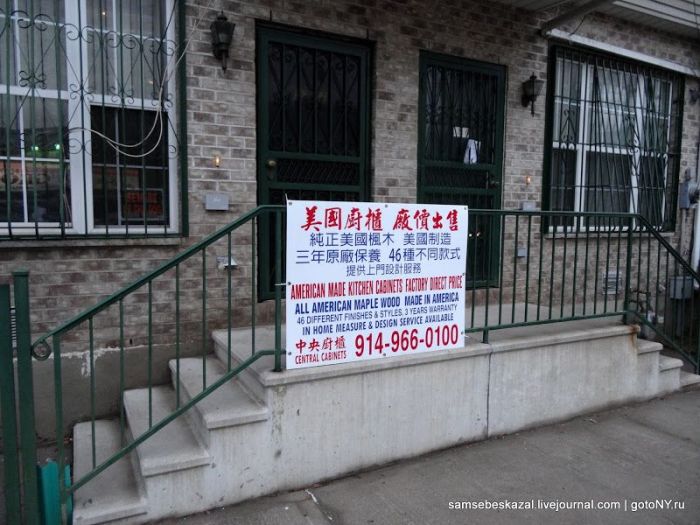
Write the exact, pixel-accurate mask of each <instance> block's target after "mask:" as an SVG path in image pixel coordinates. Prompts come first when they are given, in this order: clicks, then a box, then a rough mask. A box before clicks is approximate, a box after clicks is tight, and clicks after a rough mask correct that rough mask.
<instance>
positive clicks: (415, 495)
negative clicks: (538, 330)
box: [162, 390, 700, 525]
mask: <svg viewBox="0 0 700 525" xmlns="http://www.w3.org/2000/svg"><path fill="white" fill-rule="evenodd" d="M396 439H401V436H396ZM366 446H368V447H371V446H372V443H371V441H370V440H369V438H368V442H367V444H366ZM538 500H542V502H544V503H543V504H547V505H551V504H552V502H554V503H556V502H559V503H560V504H562V505H566V504H569V505H570V504H571V502H580V503H578V505H585V504H591V502H592V504H593V505H594V506H596V505H598V504H606V505H613V506H614V505H619V506H620V508H619V509H611V510H585V509H577V510H572V509H562V510H560V511H554V510H543V509H537V508H535V509H532V510H527V509H522V510H510V509H507V508H503V509H491V510H455V509H454V508H452V509H451V508H450V502H455V504H456V505H461V504H462V503H461V502H470V503H472V504H477V503H478V502H482V501H483V502H491V503H501V504H502V505H503V506H504V507H505V506H506V505H507V504H508V503H510V504H513V503H516V502H519V501H522V502H523V506H526V505H528V504H532V503H533V502H534V506H535V507H537V506H538V505H539V502H538ZM667 504H668V505H670V507H671V508H670V509H669V508H654V509H651V508H643V507H647V506H649V505H652V506H665V505H667ZM454 506H455V505H453V507H454ZM674 506H683V507H684V508H682V509H680V508H676V509H674V508H673V507H674ZM625 508H626V510H625ZM162 523H166V524H168V525H176V524H177V525H205V524H207V525H209V524H231V525H233V524H235V525H277V524H279V525H295V524H300V525H301V524H305V525H309V524H312V525H316V524H329V523H332V524H343V525H360V524H362V525H367V524H376V525H383V524H416V525H422V524H460V525H461V524H465V523H469V524H482V523H483V524H511V523H513V524H521V523H527V524H530V523H532V524H547V523H567V524H568V523H575V524H579V523H580V524H593V523H601V524H635V525H637V524H667V523H668V524H700V390H694V391H690V392H682V393H678V394H675V395H672V396H669V397H667V398H664V399H658V400H654V401H651V402H648V403H645V404H641V405H635V406H631V407H626V408H620V409H615V410H611V411H607V412H602V413H599V414H595V415H591V416H584V417H580V418H577V419H575V420H572V421H569V422H567V423H563V424H557V425H552V426H548V427H543V428H539V429H536V430H532V431H528V432H521V433H519V434H514V435H510V436H505V437H503V438H497V439H491V440H489V441H485V442H481V443H475V444H472V445H464V446H460V447H455V448H452V449H449V450H445V451H442V452H438V453H434V454H430V455H427V456H423V457H420V458H416V459H412V460H407V461H402V462H399V463H396V464H393V465H390V466H387V467H383V468H379V469H377V470H373V471H368V472H362V473H359V474H356V475H353V476H349V477H346V478H343V479H339V480H336V481H332V482H328V483H325V484H321V485H318V486H314V487H309V488H308V489H307V490H301V491H297V492H290V493H285V494H280V495H277V496H272V497H268V498H261V499H258V500H254V501H251V502H247V503H243V504H240V505H235V506H232V507H227V508H224V509H217V510H213V511H210V512H207V513H204V514H200V515H196V516H190V517H187V518H181V519H177V520H167V521H165V522H162Z"/></svg>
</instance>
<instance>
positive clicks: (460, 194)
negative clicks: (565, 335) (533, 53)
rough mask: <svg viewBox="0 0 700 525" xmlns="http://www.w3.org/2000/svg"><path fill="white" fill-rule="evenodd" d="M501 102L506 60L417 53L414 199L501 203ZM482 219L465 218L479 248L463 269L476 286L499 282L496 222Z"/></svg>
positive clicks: (471, 242)
mask: <svg viewBox="0 0 700 525" xmlns="http://www.w3.org/2000/svg"><path fill="white" fill-rule="evenodd" d="M504 104H505V67H504V66H499V65H496V64H486V63H483V62H474V61H470V60H466V59H463V58H459V57H451V56H444V55H436V54H434V53H428V52H424V53H421V57H420V97H419V109H418V115H419V122H418V201H419V202H425V203H433V204H466V205H467V206H469V207H471V208H479V209H489V210H494V209H500V207H501V192H502V188H501V182H502V179H503V130H504ZM487 221H488V219H487V218H485V217H480V218H474V219H470V221H469V244H468V248H467V249H468V252H469V253H472V254H479V255H478V259H477V260H473V259H472V258H471V257H470V259H469V261H468V265H467V273H468V276H469V280H470V281H472V282H474V281H475V282H476V284H477V286H488V285H495V284H497V281H498V268H499V238H500V233H499V232H500V230H501V228H500V224H499V223H496V222H494V223H493V224H488V222H487ZM492 222H493V221H492ZM487 248H488V249H487Z"/></svg>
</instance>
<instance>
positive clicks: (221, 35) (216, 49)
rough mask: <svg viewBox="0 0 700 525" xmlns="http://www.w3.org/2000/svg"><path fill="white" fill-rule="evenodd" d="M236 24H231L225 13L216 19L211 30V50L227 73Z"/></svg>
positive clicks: (210, 27)
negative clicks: (229, 52)
mask: <svg viewBox="0 0 700 525" xmlns="http://www.w3.org/2000/svg"><path fill="white" fill-rule="evenodd" d="M235 28H236V24H234V23H233V22H229V21H228V18H226V16H224V12H223V11H221V14H220V15H219V16H217V17H216V20H214V21H213V22H212V23H211V25H210V26H209V29H211V49H212V53H214V57H216V58H217V59H218V60H221V68H222V69H223V70H224V71H226V61H227V60H228V50H229V48H230V47H231V41H232V40H233V30H234V29H235Z"/></svg>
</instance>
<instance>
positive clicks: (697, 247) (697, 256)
mask: <svg viewBox="0 0 700 525" xmlns="http://www.w3.org/2000/svg"><path fill="white" fill-rule="evenodd" d="M697 149H698V152H697V157H696V158H695V181H696V182H697V183H698V184H699V185H700V142H698V145H697ZM690 266H692V268H693V269H694V270H696V271H700V200H698V202H696V203H695V227H694V228H693V253H692V255H691V259H690ZM695 289H696V290H700V283H698V282H697V281H696V282H695Z"/></svg>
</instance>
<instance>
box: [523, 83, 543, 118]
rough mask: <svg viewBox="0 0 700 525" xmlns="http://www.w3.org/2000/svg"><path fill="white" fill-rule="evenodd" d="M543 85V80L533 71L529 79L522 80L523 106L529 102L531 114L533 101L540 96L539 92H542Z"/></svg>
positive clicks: (533, 113)
mask: <svg viewBox="0 0 700 525" xmlns="http://www.w3.org/2000/svg"><path fill="white" fill-rule="evenodd" d="M543 86H544V80H540V79H538V78H537V77H536V76H535V74H534V73H533V74H532V76H531V77H530V78H529V79H527V80H526V81H525V82H523V96H522V103H523V107H527V105H528V104H530V108H531V109H532V115H533V116H534V115H535V101H536V100H537V97H539V96H540V93H542V87H543Z"/></svg>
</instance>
